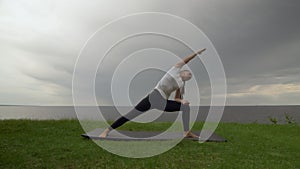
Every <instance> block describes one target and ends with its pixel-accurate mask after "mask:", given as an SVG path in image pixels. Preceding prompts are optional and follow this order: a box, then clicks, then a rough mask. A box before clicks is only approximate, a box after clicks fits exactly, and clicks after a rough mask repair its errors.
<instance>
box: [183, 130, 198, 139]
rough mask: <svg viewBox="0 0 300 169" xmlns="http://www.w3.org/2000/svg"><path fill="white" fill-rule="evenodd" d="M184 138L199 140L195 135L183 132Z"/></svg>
mask: <svg viewBox="0 0 300 169" xmlns="http://www.w3.org/2000/svg"><path fill="white" fill-rule="evenodd" d="M183 137H185V138H199V136H197V135H196V134H194V133H192V132H191V131H185V132H184V134H183Z"/></svg>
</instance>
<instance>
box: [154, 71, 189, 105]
mask: <svg viewBox="0 0 300 169" xmlns="http://www.w3.org/2000/svg"><path fill="white" fill-rule="evenodd" d="M180 69H181V68H178V67H175V66H173V67H172V68H171V69H170V70H168V72H167V73H166V74H165V75H164V76H163V77H162V79H161V80H160V81H159V82H158V83H157V85H156V86H155V88H154V89H157V90H158V91H159V93H160V94H161V95H162V96H163V97H164V98H165V99H168V98H169V97H170V95H171V93H172V92H173V91H175V90H177V89H178V88H180V93H181V95H183V94H184V82H183V81H182V79H181V77H180Z"/></svg>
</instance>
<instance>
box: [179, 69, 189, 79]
mask: <svg viewBox="0 0 300 169" xmlns="http://www.w3.org/2000/svg"><path fill="white" fill-rule="evenodd" d="M180 76H181V79H182V80H183V81H188V80H190V79H191V78H192V73H191V72H190V71H188V70H186V71H182V72H181V73H180Z"/></svg>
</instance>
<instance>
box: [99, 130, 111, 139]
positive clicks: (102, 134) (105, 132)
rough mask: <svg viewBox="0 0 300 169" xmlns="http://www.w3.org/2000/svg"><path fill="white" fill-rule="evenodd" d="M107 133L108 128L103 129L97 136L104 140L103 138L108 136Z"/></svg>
mask: <svg viewBox="0 0 300 169" xmlns="http://www.w3.org/2000/svg"><path fill="white" fill-rule="evenodd" d="M109 131H110V130H109V129H108V128H107V129H105V130H104V131H103V132H102V133H101V134H100V135H99V137H101V138H105V137H106V136H107V135H108V133H109Z"/></svg>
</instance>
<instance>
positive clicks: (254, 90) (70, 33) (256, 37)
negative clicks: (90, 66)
mask: <svg viewBox="0 0 300 169" xmlns="http://www.w3.org/2000/svg"><path fill="white" fill-rule="evenodd" d="M137 12H165V13H170V14H173V15H177V16H180V17H182V18H185V19H187V20H189V21H190V22H191V23H193V24H195V25H196V26H197V27H199V28H200V29H201V30H202V31H203V32H204V33H205V34H206V35H207V36H208V38H209V39H210V40H211V41H212V43H213V44H214V46H215V48H216V50H217V51H218V53H219V55H220V58H221V60H222V62H223V65H224V69H225V73H226V78H227V85H228V86H227V89H228V94H227V105H270V104H271V105H286V104H289V105H290V104H299V103H300V66H299V65H300V22H299V20H300V1H299V0H286V1H282V0H263V1H261V0H251V1H241V0H227V1H216V0H202V1H199V0H194V1H183V0H182V1H179V0H164V1H161V0H151V1H150V0H148V1H143V0H135V1H128V0H127V1H121V0H119V1H116V0H109V1H108V0H107V1H104V0H102V1H83V0H82V1H79V0H70V1H68V0H64V1H58V0H49V1H46V0H43V1H38V0H30V1H28V0H15V1H11V0H1V1H0V77H1V79H0V80H1V81H0V93H1V94H0V104H14V105H15V104H22V105H24V104H25V105H27V104H29V105H72V74H73V69H74V64H75V62H76V58H77V56H78V53H79V51H80V49H81V48H82V46H83V45H84V43H85V42H86V41H87V39H88V38H89V37H90V36H91V35H92V34H93V33H94V32H95V31H96V30H97V29H99V28H100V27H101V26H103V25H104V24H106V23H108V22H110V21H112V20H113V19H117V18H119V17H121V16H124V15H128V14H132V13H137ZM151 38H152V43H153V42H159V44H161V45H163V44H166V43H163V42H164V41H167V42H168V43H167V44H169V45H165V46H164V48H167V49H169V50H174V51H176V50H178V51H177V54H178V55H180V57H184V56H185V55H189V54H190V51H189V50H187V49H184V48H183V47H182V48H180V47H178V44H176V42H171V41H170V40H166V39H163V38H160V39H159V38H158V39H157V37H153V36H152V37H151V36H144V37H141V38H140V41H138V42H143V41H145V40H147V41H148V42H149V39H151ZM122 45H123V48H124V47H126V45H131V46H133V45H134V43H131V44H130V42H128V44H126V43H124V44H122ZM122 45H120V46H119V49H118V50H116V51H112V52H111V53H110V58H114V57H117V55H118V56H119V55H120V53H118V52H120V51H121V49H122ZM179 49H180V50H179ZM114 52H115V53H114ZM114 54H115V55H116V56H114ZM144 57H145V56H144ZM159 58H160V59H159V60H157V61H158V62H162V63H166V68H168V67H170V66H171V65H172V64H173V63H171V62H169V60H168V57H164V56H160V57H159ZM140 62H143V60H141V61H140ZM199 63H200V62H199V60H198V62H194V63H191V65H190V66H191V69H193V71H195V72H196V74H195V75H194V76H195V77H200V78H201V80H200V81H199V85H200V86H201V87H199V89H200V93H201V104H204V105H205V104H209V102H210V100H209V99H210V96H209V94H210V85H209V79H208V77H207V75H206V74H205V68H204V67H203V66H201V64H199ZM199 65H200V66H199ZM106 66H108V67H110V65H109V62H108V63H107V65H106ZM110 73H111V72H107V74H105V72H104V74H103V73H102V74H101V73H99V74H98V75H97V77H98V78H97V79H96V94H97V99H98V101H99V103H100V104H101V105H111V104H113V103H112V100H111V99H110V98H109V96H108V95H109V94H108V93H107V89H105V88H102V87H101V85H102V84H101V82H105V81H107V80H106V78H107V79H108V78H111V77H110ZM100 75H101V76H100ZM162 75H163V72H160V71H158V70H149V71H145V72H141V73H140V75H137V76H136V78H135V79H134V80H133V81H132V84H131V87H130V91H129V93H130V99H131V102H132V103H133V104H134V103H136V102H137V101H138V100H139V99H140V98H141V97H143V96H144V94H145V92H147V91H149V90H150V89H151V88H152V87H153V86H154V85H155V84H156V83H157V81H158V80H159V78H160V77H161V76H162ZM145 77H147V78H145ZM148 77H149V78H148ZM83 83H84V82H83ZM189 85H190V87H189ZM97 86H98V87H97ZM193 90H194V89H193V86H191V84H187V89H186V91H187V93H186V95H187V96H186V97H187V99H191V100H193V98H194V96H192V94H193ZM125 103H126V102H124V104H125ZM195 104H197V103H195Z"/></svg>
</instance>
